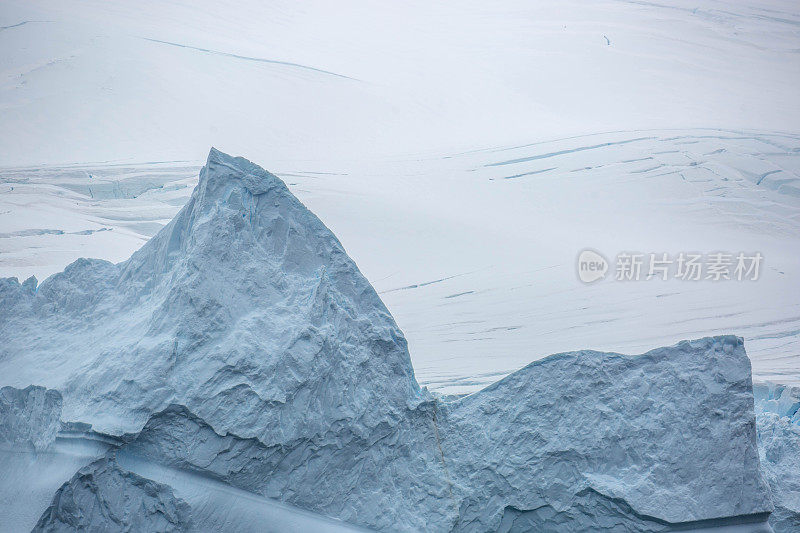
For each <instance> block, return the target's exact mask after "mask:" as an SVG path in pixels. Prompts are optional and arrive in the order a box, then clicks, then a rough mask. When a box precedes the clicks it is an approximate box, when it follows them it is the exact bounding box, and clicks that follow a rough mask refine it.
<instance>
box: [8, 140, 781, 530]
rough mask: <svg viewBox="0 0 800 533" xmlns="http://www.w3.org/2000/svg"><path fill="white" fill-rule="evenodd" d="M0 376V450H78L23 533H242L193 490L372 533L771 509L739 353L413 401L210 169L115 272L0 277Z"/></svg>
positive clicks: (306, 245)
mask: <svg viewBox="0 0 800 533" xmlns="http://www.w3.org/2000/svg"><path fill="white" fill-rule="evenodd" d="M0 376H2V377H0V385H8V386H11V387H6V388H4V389H3V392H2V395H0V406H1V407H2V412H0V431H2V433H3V434H2V435H0V440H2V441H3V442H5V443H7V445H8V446H12V447H16V448H17V449H22V448H24V449H25V450H27V451H26V453H32V454H33V455H34V457H38V456H36V451H37V450H40V449H43V448H46V447H48V446H51V445H54V446H56V448H58V447H59V446H61V447H65V446H73V447H74V446H77V445H78V444H77V443H79V442H80V443H82V444H80V446H84V447H85V446H89V445H88V444H86V443H87V442H91V450H89V451H86V452H85V457H86V460H85V462H84V463H83V466H84V468H82V469H81V470H79V471H78V473H77V474H74V476H73V477H72V478H71V479H70V478H69V476H68V477H66V478H65V479H61V480H60V481H59V483H58V485H60V488H57V492H56V495H55V498H53V497H52V493H51V496H50V497H49V498H48V499H47V501H41V500H42V498H41V497H37V498H38V499H37V498H33V497H31V499H30V502H31V503H30V505H31V506H34V507H35V506H40V507H39V509H38V510H37V514H38V515H40V516H41V518H40V519H39V522H38V526H37V527H38V528H40V529H42V530H51V529H52V530H59V529H60V528H63V527H67V526H69V525H70V524H85V523H86V522H85V520H88V521H89V522H93V521H97V523H98V527H100V528H101V529H102V527H111V526H110V524H112V523H114V524H116V523H123V522H124V520H128V522H124V524H125V526H126V527H127V528H128V529H131V530H142V529H150V530H164V531H168V530H181V529H186V528H190V527H194V528H197V529H198V530H210V529H211V530H213V529H231V528H233V529H246V527H244V526H242V524H241V523H240V522H235V523H233V522H226V520H228V521H235V520H238V519H239V518H237V516H238V515H237V513H233V512H230V511H231V510H230V508H226V509H219V512H217V513H215V506H218V505H223V504H221V503H219V502H222V501H225V502H229V501H230V500H226V499H225V496H224V495H223V494H222V493H223V492H225V491H222V492H219V491H218V492H214V494H215V496H214V497H213V498H212V497H211V496H209V495H208V494H210V493H211V492H209V493H208V494H205V493H204V494H202V495H201V494H199V492H198V491H200V489H198V488H197V487H198V486H201V487H210V488H208V490H209V491H212V492H213V491H214V490H216V489H214V488H213V487H217V486H223V487H229V488H230V489H231V490H233V489H234V488H235V489H236V490H241V491H246V492H243V494H244V493H246V494H252V495H254V496H253V497H254V498H255V497H256V496H257V497H263V498H264V499H263V500H258V502H257V506H260V507H258V509H260V511H259V512H262V511H263V510H264V506H265V505H267V506H268V505H269V504H268V503H264V502H268V501H272V500H280V501H281V502H285V503H288V504H292V505H294V506H297V507H299V508H303V509H307V510H310V511H314V512H316V513H319V514H321V515H325V516H329V517H335V518H338V519H341V520H343V521H346V522H348V523H352V524H357V525H361V526H366V527H369V528H374V529H378V530H401V531H420V530H426V531H452V530H455V531H489V530H502V531H524V530H534V531H541V530H559V531H584V530H587V529H591V530H605V531H667V530H671V529H674V528H676V527H678V528H683V529H699V528H704V527H713V526H721V525H724V526H730V527H734V528H744V529H738V530H741V531H756V530H759V528H764V527H766V526H765V520H766V519H767V516H768V514H769V513H770V512H771V511H772V503H771V498H770V489H769V487H768V485H767V481H766V480H765V479H764V477H763V476H762V473H761V470H760V467H759V455H758V449H757V442H756V426H755V415H754V411H753V392H752V383H751V377H750V364H749V360H748V359H747V356H746V354H745V351H744V347H743V344H742V341H741V339H738V338H736V337H732V336H727V337H715V338H708V339H701V340H698V341H692V342H682V343H680V344H678V345H676V346H674V347H671V348H662V349H659V350H654V351H651V352H648V353H646V354H643V355H640V356H623V355H619V354H607V353H599V352H590V351H584V352H575V353H569V354H559V355H554V356H551V357H548V358H546V359H543V360H541V361H537V362H535V363H532V364H531V365H529V366H528V367H526V368H524V369H522V370H520V371H518V372H516V373H514V374H512V375H510V376H508V377H507V378H505V379H503V380H502V381H500V382H498V383H496V384H494V385H492V386H490V387H488V388H487V389H485V390H483V391H480V392H478V393H475V394H472V395H470V396H467V397H464V398H460V399H455V400H447V399H439V398H436V397H434V396H433V395H431V394H429V393H428V392H427V391H426V390H424V389H420V387H419V386H418V385H417V382H416V380H415V379H414V373H413V369H412V366H411V360H410V357H409V354H408V350H407V347H406V342H405V339H404V338H403V335H402V333H401V332H400V330H399V329H398V327H397V325H396V324H395V323H394V321H393V319H392V317H391V316H390V314H389V313H388V311H387V310H386V308H385V307H384V305H383V304H382V302H381V301H380V299H379V297H378V296H377V294H376V293H375V291H374V290H373V288H372V287H371V286H370V284H369V283H368V282H367V280H366V279H365V278H364V277H363V276H362V275H361V273H360V272H359V271H358V269H357V267H356V265H355V264H354V263H353V261H352V260H351V259H350V258H349V257H348V256H347V254H346V253H345V251H344V249H343V248H342V246H341V244H340V243H339V242H338V240H337V239H336V238H335V237H334V235H333V234H332V233H331V232H330V231H329V230H328V229H327V228H326V227H325V226H324V225H323V224H322V222H320V220H319V219H318V218H317V217H316V216H314V215H313V214H312V213H310V212H309V211H308V210H307V209H306V208H305V207H304V206H303V205H302V204H301V203H300V202H299V201H298V200H297V199H296V198H295V197H294V196H293V195H292V194H291V193H290V192H289V190H288V189H287V188H286V186H285V185H284V184H283V183H282V182H281V181H280V180H279V179H278V178H277V177H275V176H274V175H272V174H270V173H269V172H266V171H264V170H263V169H261V168H259V167H257V166H255V165H253V164H252V163H250V162H249V161H246V160H244V159H241V158H232V157H229V156H227V155H225V154H222V153H221V152H218V151H216V150H212V151H211V153H210V155H209V158H208V162H207V164H206V166H205V167H204V169H203V170H202V172H201V175H200V182H199V184H198V186H197V188H196V189H195V191H194V193H193V194H192V197H191V199H190V201H189V203H188V204H187V205H186V206H185V207H184V208H183V209H182V210H181V212H180V213H179V214H178V215H177V216H176V217H175V219H174V220H173V221H172V222H170V223H169V224H168V225H167V226H166V227H164V228H163V229H162V230H161V232H159V233H158V235H156V236H155V237H154V238H153V239H152V240H151V241H149V242H148V243H147V244H145V245H144V246H143V247H142V248H141V249H140V250H139V251H138V252H136V253H135V254H134V255H133V256H132V257H131V258H130V259H129V260H128V261H125V262H123V263H120V264H111V263H108V262H104V261H99V260H86V259H82V260H79V261H76V262H75V263H73V264H72V265H70V266H69V267H67V268H66V269H65V271H64V272H62V273H60V274H57V275H55V276H52V277H51V278H48V279H47V280H45V281H44V282H43V283H41V285H39V286H38V287H37V286H36V281H35V280H29V281H26V282H25V283H23V284H20V283H19V282H17V281H16V280H15V279H13V278H12V279H4V280H0ZM30 384H35V385H37V387H34V388H27V389H22V388H23V387H27V386H28V385H30ZM12 387H16V388H12ZM42 387H46V388H47V389H45V388H42ZM56 391H57V392H56ZM62 402H63V405H62ZM54 413H55V415H54ZM58 420H63V421H64V424H63V425H59V424H60V422H59V423H58V424H57V423H56V421H58ZM88 425H91V430H90V429H89V426H88ZM59 427H60V428H61V429H60V430H59V429H58V428H59ZM762 439H763V435H762ZM54 442H55V444H53V443H54ZM82 449H83V448H82ZM31 450H32V451H31ZM53 453H56V452H53ZM59 453H60V452H59ZM74 456H75V454H74V453H73V455H72V457H74ZM0 459H2V458H0ZM2 460H3V461H7V463H5V464H9V465H17V464H18V463H15V462H14V461H15V459H13V458H5V459H2ZM34 460H41V459H38V458H37V459H34ZM118 460H119V462H118ZM122 463H124V465H123V466H120V464H122ZM2 464H4V463H3V462H2V461H0V465H2ZM125 465H127V466H125ZM9 468H10V467H9ZM14 468H16V466H15V467H14ZM129 469H132V470H136V472H134V471H131V470H129ZM72 472H73V473H74V470H73V471H72ZM137 472H139V473H137ZM165 472H169V474H165ZM183 473H186V474H187V475H191V476H195V477H194V478H192V479H194V480H195V481H192V482H184V481H180V480H181V479H184V478H182V477H180V476H182V475H184V474H183ZM145 474H146V475H145ZM148 476H152V477H154V478H155V477H158V478H159V479H158V480H155V479H150V478H149V477H148ZM54 479H55V478H54ZM778 484H779V485H780V482H779V483H778ZM48 486H49V485H48ZM0 488H2V487H0ZM203 490H205V489H203ZM773 490H774V488H773ZM54 491H55V489H54ZM200 492H202V491H200ZM268 499H272V500H268ZM184 500H185V501H184ZM190 500H191V501H190ZM7 505H9V504H8V503H7V502H5V500H1V501H0V506H7ZM48 505H49V506H50V507H48ZM225 505H228V503H226V504H225ZM231 505H234V504H233V503H231ZM254 505H256V504H254ZM142 509H144V510H145V511H141V510H142ZM134 512H135V514H136V515H137V516H139V515H142V518H141V520H145V522H141V523H139V522H133V521H131V520H132V519H131V518H130V515H129V514H128V513H134ZM269 512H273V511H269ZM282 516H283V515H282ZM110 517H127V518H124V519H120V520H123V522H119V521H118V520H116V519H113V518H110ZM104 520H110V522H103V521H104ZM22 522H24V520H22V519H20V523H22ZM248 523H250V524H251V525H252V524H255V523H257V522H248ZM34 524H35V522H34V523H31V524H29V526H28V527H33V526H34ZM190 524H191V526H190ZM328 525H329V526H330V527H334V526H335V524H334V525H331V524H328ZM234 526H235V527H234ZM75 527H78V526H75ZM326 527H327V526H326Z"/></svg>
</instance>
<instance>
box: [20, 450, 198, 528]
mask: <svg viewBox="0 0 800 533" xmlns="http://www.w3.org/2000/svg"><path fill="white" fill-rule="evenodd" d="M190 525H191V523H190V513H189V506H188V505H187V504H186V502H184V501H183V500H180V499H178V498H176V497H175V496H174V495H173V493H172V489H170V488H169V487H167V486H166V485H162V484H160V483H156V482H154V481H152V480H148V479H145V478H143V477H141V476H138V475H136V474H133V473H131V472H128V471H125V470H123V469H121V468H120V467H119V466H118V465H117V463H116V462H115V461H114V460H113V459H99V460H97V461H95V462H93V463H92V464H90V465H88V466H86V467H84V468H81V469H80V470H79V471H78V472H77V473H76V474H75V475H74V476H73V477H72V479H70V480H69V482H67V483H65V484H64V485H63V486H62V487H61V488H59V489H58V491H57V492H56V495H55V497H54V498H53V503H52V504H51V505H50V507H48V508H47V509H46V510H45V512H44V514H42V517H41V518H40V519H39V522H38V523H37V524H36V527H34V528H33V531H35V532H57V531H64V532H67V531H125V532H129V531H130V532H137V531H142V532H144V531H147V532H152V533H174V532H179V531H189V530H190Z"/></svg>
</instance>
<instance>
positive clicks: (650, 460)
mask: <svg viewBox="0 0 800 533" xmlns="http://www.w3.org/2000/svg"><path fill="white" fill-rule="evenodd" d="M752 398H753V397H752V385H751V381H750V364H749V361H748V359H747V356H746V355H745V351H744V347H743V345H742V341H741V339H738V338H737V337H732V336H730V337H716V338H713V339H712V338H707V339H701V340H697V341H691V342H688V341H687V342H682V343H679V344H678V345H676V346H673V347H670V348H660V349H657V350H653V351H651V352H648V353H646V354H643V355H639V356H625V355H619V354H609V353H600V352H592V351H581V352H575V353H570V354H560V355H553V356H550V357H548V358H545V359H543V360H541V361H537V362H534V363H532V364H530V365H529V366H527V367H526V368H523V369H522V370H519V371H518V372H515V373H513V374H511V375H510V376H508V377H506V378H505V379H503V380H501V381H499V382H498V383H496V384H494V385H491V386H490V387H487V388H486V389H484V390H482V391H480V392H477V393H475V394H472V395H470V396H467V397H465V398H463V399H461V400H458V401H455V402H452V403H448V404H445V406H444V408H443V409H442V411H441V414H440V419H439V420H440V423H441V424H442V425H443V427H444V428H445V430H444V431H443V433H442V435H443V439H442V449H443V451H444V456H445V460H446V461H445V462H446V464H447V470H448V472H449V473H450V476H452V477H453V478H454V479H456V480H458V481H459V484H462V485H464V486H466V487H467V490H466V491H465V494H464V499H462V500H461V501H460V502H459V508H460V513H459V522H458V526H459V528H460V529H465V530H473V531H488V530H494V529H496V528H497V527H498V524H500V523H501V517H502V521H503V522H507V521H509V520H518V519H519V518H518V515H519V512H520V511H523V510H524V511H528V514H527V515H526V517H525V520H526V521H527V522H528V523H531V524H535V525H536V527H535V528H534V529H536V530H569V531H584V530H589V529H603V528H608V529H609V530H613V529H614V528H618V529H620V530H639V529H643V530H662V529H664V528H665V527H666V526H667V525H668V523H676V522H690V521H702V520H707V521H713V520H715V519H719V518H724V517H732V516H741V515H750V514H758V513H765V512H769V511H770V510H771V504H770V499H769V491H768V489H767V488H766V486H765V482H764V480H763V478H762V477H761V475H760V474H759V473H758V471H759V463H758V449H757V447H756V439H755V421H754V416H753V407H752V401H753V400H752ZM734 472H738V473H736V474H734ZM498 500H499V501H498Z"/></svg>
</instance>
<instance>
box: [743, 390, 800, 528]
mask: <svg viewBox="0 0 800 533" xmlns="http://www.w3.org/2000/svg"><path fill="white" fill-rule="evenodd" d="M754 394H755V401H756V413H757V416H756V423H757V427H758V442H759V453H760V456H761V468H762V470H763V472H764V475H765V476H766V478H767V480H768V481H769V485H770V488H771V489H772V500H773V502H774V504H775V511H774V512H773V513H772V515H771V516H770V519H769V522H770V524H771V525H772V527H773V529H774V530H775V532H776V533H781V532H784V531H785V532H791V531H800V410H798V407H800V388H798V387H784V386H782V385H775V384H772V383H759V384H758V385H756V386H755V387H754Z"/></svg>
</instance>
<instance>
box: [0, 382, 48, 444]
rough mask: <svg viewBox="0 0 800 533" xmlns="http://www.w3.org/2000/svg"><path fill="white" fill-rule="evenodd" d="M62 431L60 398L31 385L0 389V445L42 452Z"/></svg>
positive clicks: (42, 388)
mask: <svg viewBox="0 0 800 533" xmlns="http://www.w3.org/2000/svg"><path fill="white" fill-rule="evenodd" d="M60 427H61V395H60V394H59V393H58V391H54V390H47V389H45V388H44V387H36V386H33V385H30V386H28V387H26V388H25V389H16V388H14V387H3V388H2V389H0V444H2V445H4V446H6V447H9V448H19V447H22V448H24V447H25V446H26V445H27V446H32V447H33V448H34V449H35V450H37V451H38V450H44V449H46V448H47V447H48V446H50V445H51V444H52V443H53V442H54V441H55V440H56V434H57V433H58V430H59V428H60Z"/></svg>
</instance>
